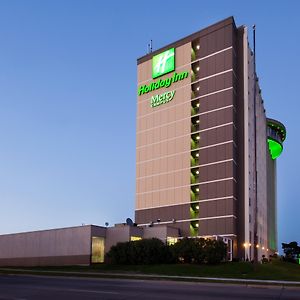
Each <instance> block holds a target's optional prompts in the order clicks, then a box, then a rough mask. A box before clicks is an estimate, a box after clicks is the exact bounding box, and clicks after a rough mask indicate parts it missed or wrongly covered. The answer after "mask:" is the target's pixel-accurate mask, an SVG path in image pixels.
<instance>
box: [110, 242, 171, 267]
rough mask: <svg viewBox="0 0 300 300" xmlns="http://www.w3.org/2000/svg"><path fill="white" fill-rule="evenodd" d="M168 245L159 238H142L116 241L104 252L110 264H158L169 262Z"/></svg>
mask: <svg viewBox="0 0 300 300" xmlns="http://www.w3.org/2000/svg"><path fill="white" fill-rule="evenodd" d="M171 258H172V256H171V255H170V251H169V247H168V246H167V245H165V244H164V243H163V242H162V241H161V240H159V239H156V238H153V239H144V240H139V241H131V242H125V243H118V244H117V245H115V246H112V247H111V249H110V251H109V252H108V253H107V254H106V257H105V261H106V262H107V263H111V264H160V263H168V262H171Z"/></svg>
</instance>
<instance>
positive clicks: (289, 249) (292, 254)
mask: <svg viewBox="0 0 300 300" xmlns="http://www.w3.org/2000/svg"><path fill="white" fill-rule="evenodd" d="M282 250H283V252H284V254H285V260H286V261H290V262H296V260H297V258H298V257H299V256H300V247H299V246H298V243H297V242H290V243H288V244H286V243H282Z"/></svg>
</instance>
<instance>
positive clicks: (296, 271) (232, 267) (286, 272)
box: [30, 260, 300, 281]
mask: <svg viewBox="0 0 300 300" xmlns="http://www.w3.org/2000/svg"><path fill="white" fill-rule="evenodd" d="M30 270H34V271H38V270H47V271H64V272H68V271H70V272H72V271H74V272H95V273H97V272H109V273H112V272H115V273H127V274H128V273H129V274H159V275H179V276H180V275H182V276H200V277H201V276H203V277H227V278H244V279H270V280H293V281H300V265H297V264H292V263H288V262H283V261H280V260H273V261H272V262H270V263H268V264H251V263H248V262H239V263H237V262H227V263H222V264H219V265H196V264H195V265H194V264H190V265H189V264H162V265H105V264H99V265H93V266H86V267H85V266H71V267H47V268H45V267H39V268H30Z"/></svg>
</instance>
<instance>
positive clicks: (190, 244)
mask: <svg viewBox="0 0 300 300" xmlns="http://www.w3.org/2000/svg"><path fill="white" fill-rule="evenodd" d="M171 252H172V254H173V257H174V258H175V260H176V261H178V262H184V263H204V262H206V263H209V264H216V263H220V262H221V261H222V260H224V259H225V257H226V252H227V246H226V244H225V243H223V241H217V240H211V239H203V238H183V239H182V240H179V241H178V242H177V243H176V244H174V245H172V246H171Z"/></svg>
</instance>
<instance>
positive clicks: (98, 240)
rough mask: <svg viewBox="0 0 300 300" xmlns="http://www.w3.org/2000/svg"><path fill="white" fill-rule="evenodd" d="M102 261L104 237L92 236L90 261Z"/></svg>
mask: <svg viewBox="0 0 300 300" xmlns="http://www.w3.org/2000/svg"><path fill="white" fill-rule="evenodd" d="M103 262H104V238H103V237H94V236H93V237H92V263H103Z"/></svg>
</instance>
